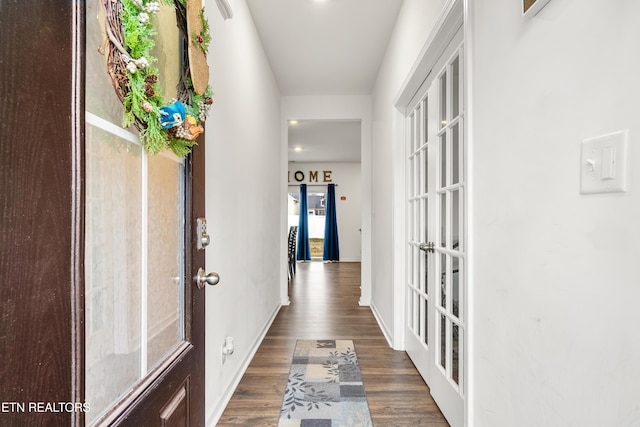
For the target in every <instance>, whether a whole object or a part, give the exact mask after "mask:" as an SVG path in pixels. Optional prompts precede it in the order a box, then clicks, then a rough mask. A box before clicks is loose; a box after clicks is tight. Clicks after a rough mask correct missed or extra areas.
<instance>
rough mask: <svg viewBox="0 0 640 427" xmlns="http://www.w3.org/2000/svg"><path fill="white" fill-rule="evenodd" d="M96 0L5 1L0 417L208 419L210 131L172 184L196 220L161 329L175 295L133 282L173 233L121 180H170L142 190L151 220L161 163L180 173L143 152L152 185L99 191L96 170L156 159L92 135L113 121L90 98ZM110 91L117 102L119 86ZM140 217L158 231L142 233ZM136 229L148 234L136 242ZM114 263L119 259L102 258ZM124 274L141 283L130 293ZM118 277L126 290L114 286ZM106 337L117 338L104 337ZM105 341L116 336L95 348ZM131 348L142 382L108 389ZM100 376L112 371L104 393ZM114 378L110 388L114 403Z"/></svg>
mask: <svg viewBox="0 0 640 427" xmlns="http://www.w3.org/2000/svg"><path fill="white" fill-rule="evenodd" d="M95 4H99V2H92V1H88V2H84V1H78V2H56V1H51V0H43V1H41V2H38V3H37V4H35V3H31V4H28V2H19V1H5V0H2V1H0V94H1V96H2V103H0V105H1V106H0V109H1V111H2V115H3V116H4V118H3V119H2V120H1V123H0V183H1V184H0V215H1V221H2V223H1V226H2V229H1V234H0V236H1V237H0V239H1V240H0V243H1V246H0V314H1V316H2V319H1V323H0V374H1V376H0V390H1V391H0V425H30V426H39V425H60V426H63V425H72V426H82V425H88V424H90V423H93V424H97V425H131V426H158V425H167V426H174V425H175V426H199V425H204V290H199V289H198V288H197V287H196V286H195V284H194V281H193V278H194V277H195V276H196V272H197V270H198V269H199V268H200V267H204V251H203V250H198V249H197V247H196V241H197V238H196V233H195V221H196V218H198V217H204V207H205V205H204V190H205V189H204V139H203V138H202V140H200V141H199V145H197V146H196V148H195V150H194V152H193V153H192V155H190V156H189V157H188V158H187V159H186V160H185V161H184V162H181V163H179V164H178V162H174V163H176V164H177V165H178V166H176V167H175V168H174V169H175V171H177V172H176V173H179V174H180V177H179V178H177V180H174V181H172V183H171V182H170V183H168V184H167V185H169V187H171V186H172V185H175V184H176V183H177V187H176V188H178V189H179V191H180V193H179V195H178V196H176V200H178V199H179V200H181V201H182V202H181V204H180V211H181V213H182V215H183V217H182V218H183V224H182V225H180V224H176V226H177V228H175V229H174V230H173V231H174V232H176V230H178V231H179V233H180V236H181V237H180V238H178V239H177V240H176V241H180V242H179V244H178V245H177V246H176V247H179V248H181V253H182V257H181V258H180V261H178V262H177V264H179V265H180V266H181V267H180V268H179V269H178V273H177V274H176V275H175V276H172V277H171V278H166V277H165V279H167V280H165V282H167V283H165V284H164V285H163V286H165V288H164V289H169V288H168V286H169V285H171V286H173V287H174V288H171V290H170V292H171V293H174V294H175V295H177V300H176V301H175V304H174V305H175V307H176V311H175V312H176V314H177V315H176V317H177V321H175V322H174V323H170V322H165V324H162V323H161V322H160V323H158V325H159V326H157V327H155V329H154V322H155V320H154V319H155V317H154V316H155V315H157V314H158V313H159V312H162V310H159V309H158V307H157V305H158V304H159V302H158V301H157V298H155V299H154V296H157V295H164V294H167V293H169V291H168V290H167V291H162V290H160V291H158V290H157V289H155V288H153V287H152V286H150V285H148V284H147V285H145V287H144V291H137V290H134V289H138V288H137V287H135V286H134V287H131V285H130V284H131V283H138V282H140V283H142V282H145V280H146V281H149V279H152V280H151V281H153V282H154V283H155V282H160V281H159V280H155V276H153V275H154V274H155V273H154V271H156V270H154V269H153V266H151V265H150V264H148V263H147V261H148V260H149V259H154V258H155V257H156V255H157V254H158V252H162V250H164V248H165V247H166V246H167V245H165V244H164V243H165V237H164V235H162V234H161V233H160V234H158V233H156V232H155V231H153V230H152V227H151V225H150V224H151V223H152V221H155V220H153V219H144V221H147V220H148V223H144V221H143V220H142V219H140V221H143V222H136V221H138V219H136V220H133V219H131V218H132V216H131V212H133V211H134V210H135V209H134V208H132V207H131V206H134V205H135V204H134V205H128V203H129V202H128V200H129V199H127V200H124V199H120V198H119V196H118V195H119V194H120V193H118V192H117V190H118V188H120V189H122V188H123V187H122V186H120V187H119V185H120V184H126V187H124V188H125V189H130V188H134V187H135V190H131V191H129V192H128V193H127V194H129V196H130V195H131V194H135V193H136V192H137V191H139V189H141V188H143V186H144V185H143V184H145V183H146V182H147V181H148V180H154V179H155V178H154V176H155V177H156V178H158V179H155V182H156V185H155V187H154V188H155V190H149V192H148V193H147V196H146V198H143V197H142V196H140V200H142V201H141V202H140V203H141V204H142V205H143V206H144V207H145V208H144V209H146V211H145V212H144V213H143V214H142V215H146V216H147V217H149V218H150V217H152V216H153V212H154V210H153V209H154V206H153V203H154V201H155V200H157V199H158V198H156V197H155V196H154V193H153V191H161V189H162V188H164V187H163V186H164V185H165V181H164V178H163V177H164V175H163V174H162V173H159V174H158V172H162V171H164V170H166V169H167V168H166V167H164V166H158V167H155V166H150V164H152V163H153V162H155V161H153V160H149V162H148V163H146V162H147V161H146V160H144V161H143V160H141V163H140V165H138V166H134V169H135V168H139V169H140V170H141V171H143V170H144V172H141V176H143V177H144V178H143V179H142V183H138V184H135V183H131V182H130V181H128V180H123V181H120V182H119V183H116V184H115V185H112V186H104V185H103V186H100V185H98V184H99V182H98V181H97V180H96V179H95V177H96V171H98V173H97V175H98V176H99V175H100V174H101V173H102V172H104V171H107V170H109V171H110V173H111V176H113V177H116V178H122V177H118V176H117V173H118V171H119V170H120V169H118V168H120V167H121V165H122V164H123V163H125V164H127V165H131V164H132V162H136V161H138V160H139V159H141V158H142V157H144V154H142V153H141V152H138V154H136V155H132V154H131V150H128V149H127V147H125V146H124V145H122V144H120V143H119V142H118V140H117V138H120V137H121V136H122V135H120V136H116V137H113V136H107V137H105V138H103V139H105V140H109V141H110V146H109V147H108V148H107V149H105V151H109V150H111V151H110V153H111V154H113V153H114V152H115V153H116V156H115V157H112V158H110V159H107V160H105V159H104V158H102V157H101V156H100V155H101V154H105V153H104V152H102V153H98V155H97V156H96V152H95V147H96V145H95V144H93V145H91V144H90V143H89V141H90V138H91V137H92V136H95V134H96V133H104V132H105V131H104V129H102V128H99V126H96V125H95V123H96V121H100V120H102V119H105V120H107V121H109V118H110V117H104V116H101V112H100V111H96V110H95V109H93V110H92V108H91V107H95V105H91V106H89V105H87V103H88V101H85V95H86V93H87V90H88V89H89V90H94V89H95V87H96V85H99V84H100V82H99V81H96V76H97V75H98V74H97V73H98V69H97V68H91V67H92V65H91V64H89V60H90V56H91V55H92V54H94V53H95V52H96V51H97V48H98V47H99V46H94V45H92V44H91V43H92V42H93V40H92V39H91V37H92V36H91V34H90V33H91V29H90V27H91V26H92V25H97V23H96V22H92V21H94V20H96V15H95V14H93V11H91V13H88V12H87V10H88V9H89V10H91V8H92V7H93V6H95ZM85 42H86V47H85ZM103 71H104V72H105V73H106V70H103ZM103 100H104V101H105V102H106V103H111V104H113V98H112V99H109V98H108V97H107V96H106V95H105V96H104V97H103ZM87 111H88V112H87ZM91 111H92V112H91ZM107 116H108V113H107ZM107 133H108V132H107ZM92 134H93V135H92ZM114 141H115V142H114ZM120 149H122V150H121V151H118V150H120ZM91 150H94V151H91ZM114 150H115V151H114ZM132 156H133V157H132ZM136 156H138V157H136ZM91 162H93V163H91ZM105 165H109V166H110V167H111V166H114V165H115V166H117V167H111V168H110V169H109V168H107V167H106V166H105ZM167 167H168V168H171V167H172V166H167ZM154 174H155V175H154ZM127 177H130V175H127ZM174 178H176V177H175V176H174ZM89 185H94V186H93V187H91V188H90V187H89ZM140 191H142V190H140ZM107 192H108V193H109V194H110V195H111V196H110V201H111V202H112V203H113V204H112V206H111V207H110V208H111V210H112V211H116V213H117V214H118V215H120V214H121V215H122V219H123V222H121V223H117V224H115V225H114V226H113V227H112V228H111V229H109V230H105V229H103V228H102V229H101V228H100V227H98V229H97V230H96V229H92V224H93V225H95V224H96V223H98V224H100V223H102V224H104V223H106V221H105V219H104V216H102V217H101V216H100V215H103V214H104V212H102V213H99V212H98V211H97V210H96V209H95V204H96V203H97V202H96V199H95V196H96V194H107ZM138 196H139V195H138ZM149 200H152V202H151V203H149ZM98 202H99V201H98ZM123 206H129V208H127V209H129V210H127V209H124V208H122V207H123ZM165 206H166V203H165V204H164V205H163V204H162V203H159V204H158V205H157V206H156V208H157V209H156V211H161V212H164V210H163V208H164V207H165ZM121 208H122V209H121ZM90 215H93V217H90ZM138 218H141V216H138ZM162 220H165V221H167V219H166V218H164V219H160V221H162ZM168 221H171V219H170V218H169V219H168ZM140 224H145V229H146V231H139V230H137V231H136V225H140ZM114 230H115V231H114ZM106 231H109V232H108V233H107V232H106ZM136 233H138V234H136ZM132 235H134V236H137V237H135V239H133V240H136V239H137V241H139V243H135V242H134V243H132V242H131V240H132V238H131V236H132ZM105 236H106V237H105ZM140 236H142V238H140ZM174 237H175V236H174ZM101 239H102V240H105V239H106V240H109V239H111V244H112V248H115V249H117V250H120V251H121V252H118V253H117V255H118V257H111V258H109V257H106V256H104V254H103V252H101V251H102V249H104V248H100V245H99V244H95V243H96V242H98V241H101ZM143 240H144V242H143ZM137 244H139V246H140V248H138V247H137V246H136V245H137ZM127 245H128V246H127ZM127 248H129V249H127ZM144 248H146V253H144V250H143V249H144ZM154 250H155V252H154ZM91 251H92V252H91ZM132 254H138V255H132ZM132 257H133V258H134V259H132ZM136 257H138V259H135V258H136ZM106 259H109V260H110V262H101V260H106ZM145 260H147V261H145ZM123 262H124V263H127V265H128V268H127V270H126V271H125V272H124V273H123V272H122V270H119V266H121V265H122V263H123ZM158 274H159V273H158ZM132 277H133V278H132ZM96 278H102V280H97V279H96ZM169 279H170V280H169ZM123 283H128V284H129V285H127V286H129V288H128V289H129V291H130V292H129V293H128V294H125V295H123V293H122V292H123V289H125V288H124V287H123V286H122V284H123ZM145 283H146V282H145ZM108 286H112V288H113V289H112V290H113V292H109V291H104V292H102V291H101V289H106V288H107V287H108ZM176 289H178V290H177V291H176ZM143 297H146V301H147V302H145V303H144V304H143V303H142V302H141V301H142V300H143ZM134 298H137V299H134ZM123 301H128V302H127V303H126V304H129V308H130V307H131V306H134V305H139V306H140V307H144V308H141V310H140V311H135V310H125V311H124V314H123V312H117V311H116V312H114V311H110V310H113V309H114V308H115V309H122V305H123V304H125V303H123ZM131 301H134V302H131ZM96 307H99V308H101V309H96ZM109 307H111V308H109ZM156 317H157V316H156ZM167 325H171V326H170V327H167ZM165 330H171V331H172V334H173V339H172V340H168V341H167V340H163V339H162V338H161V337H162V336H163V331H165ZM123 331H125V332H126V331H128V332H129V334H128V335H127V334H126V333H123ZM131 331H143V332H141V333H140V334H138V333H137V332H131ZM92 334H93V335H92ZM100 334H103V335H100ZM101 336H103V337H108V340H107V339H106V338H105V339H104V340H102V341H99V340H98V338H100V337H101ZM96 337H97V338H96ZM92 340H93V343H94V344H95V342H102V343H109V344H108V345H106V344H105V347H104V348H99V349H98V351H95V347H93V350H92V347H91V345H92V343H91V341H92ZM109 340H111V341H109ZM158 342H160V343H165V344H160V345H159V346H158V345H156V344H157V343H158ZM167 343H168V344H167ZM142 347H144V349H142ZM92 351H93V353H92ZM96 355H97V357H96ZM132 355H133V356H132ZM132 357H133V358H134V359H135V360H134V362H133V365H134V366H135V369H134V370H135V378H133V379H131V378H129V382H124V383H122V384H109V383H110V382H112V383H115V382H117V380H119V379H121V378H120V376H119V374H122V372H123V371H125V370H126V369H128V368H127V363H129V362H131V358H132ZM90 358H92V359H91V360H89V359H90ZM97 360H108V361H112V362H115V363H112V364H111V365H100V363H99V361H97ZM100 366H102V367H104V371H100V369H99V367H100ZM95 375H102V376H103V377H102V378H103V379H104V381H101V383H100V387H98V388H96V381H92V378H93V376H95ZM111 386H112V387H111ZM102 387H111V388H110V390H111V391H109V393H107V397H106V398H105V397H104V393H102V392H103V391H104V390H103V389H102ZM113 390H115V391H113ZM89 396H93V397H91V398H89ZM98 396H101V397H98ZM92 400H93V401H92Z"/></svg>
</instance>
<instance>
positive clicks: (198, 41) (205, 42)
mask: <svg viewBox="0 0 640 427" xmlns="http://www.w3.org/2000/svg"><path fill="white" fill-rule="evenodd" d="M200 19H201V20H202V31H201V32H200V34H196V33H193V34H191V41H192V42H193V44H195V45H196V46H198V47H199V48H200V49H202V51H203V52H204V53H209V43H211V32H210V29H209V21H207V18H206V17H205V16H204V8H202V9H201V10H200Z"/></svg>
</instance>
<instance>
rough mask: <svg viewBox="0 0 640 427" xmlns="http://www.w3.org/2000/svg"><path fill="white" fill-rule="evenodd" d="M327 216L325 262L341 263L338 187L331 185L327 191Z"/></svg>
mask: <svg viewBox="0 0 640 427" xmlns="http://www.w3.org/2000/svg"><path fill="white" fill-rule="evenodd" d="M327 190H328V191H327V201H326V209H327V210H326V216H325V223H324V253H323V254H322V259H323V260H324V261H340V246H339V244H338V222H337V221H336V186H335V185H334V184H329V185H328V189H327Z"/></svg>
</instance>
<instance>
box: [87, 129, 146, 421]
mask: <svg viewBox="0 0 640 427" xmlns="http://www.w3.org/2000/svg"><path fill="white" fill-rule="evenodd" d="M141 156H142V153H141V148H140V146H139V145H137V144H135V143H133V142H130V141H127V140H126V139H122V138H120V137H118V136H116V135H114V134H112V133H109V132H106V131H104V130H102V129H99V128H97V127H95V126H92V125H90V124H87V126H86V189H87V190H86V208H85V209H86V229H85V233H86V234H85V283H86V285H85V298H86V299H85V301H86V302H85V305H86V317H85V318H86V322H85V325H86V329H85V331H86V362H85V364H86V401H87V402H90V403H91V412H88V413H87V420H88V422H91V420H93V419H94V417H95V416H97V415H99V414H100V413H101V412H103V411H104V410H106V409H107V408H108V407H109V405H110V404H111V402H113V401H114V400H116V399H117V398H119V397H120V396H121V395H122V394H123V393H124V392H125V391H126V390H128V389H129V388H130V387H131V386H132V385H133V384H134V383H135V382H136V381H137V380H138V379H139V378H140V363H141V346H140V339H141V334H140V325H141V317H140V306H141V289H140V281H141V274H140V273H141V271H140V265H141V254H142V252H141V250H142V248H141V229H142V217H141V215H140V211H141V209H142V202H141V191H142V189H141V182H142V162H141Z"/></svg>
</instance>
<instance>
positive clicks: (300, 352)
mask: <svg viewBox="0 0 640 427" xmlns="http://www.w3.org/2000/svg"><path fill="white" fill-rule="evenodd" d="M278 426H279V427H294V426H296V427H337V426H354V427H355V426H359V427H360V426H361V427H369V426H373V424H372V422H371V415H370V413H369V404H368V403H367V397H366V395H365V392H364V385H363V384H362V376H361V374H360V368H359V366H358V359H357V357H356V352H355V348H354V345H353V341H352V340H298V342H297V343H296V348H295V350H294V353H293V360H292V363H291V370H290V372H289V379H288V380H287V388H286V390H285V393H284V399H283V403H282V409H281V410H280V420H279V422H278Z"/></svg>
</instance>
